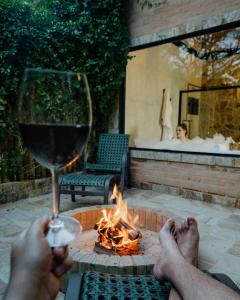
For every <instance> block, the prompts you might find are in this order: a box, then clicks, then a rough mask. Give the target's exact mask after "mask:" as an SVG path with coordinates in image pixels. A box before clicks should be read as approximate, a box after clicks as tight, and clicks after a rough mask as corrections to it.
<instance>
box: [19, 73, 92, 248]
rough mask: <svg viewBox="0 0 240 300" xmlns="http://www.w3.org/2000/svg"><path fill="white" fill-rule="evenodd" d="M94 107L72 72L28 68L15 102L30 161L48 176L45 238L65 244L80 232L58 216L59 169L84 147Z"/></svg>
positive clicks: (84, 79)
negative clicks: (49, 204) (49, 208)
mask: <svg viewBox="0 0 240 300" xmlns="http://www.w3.org/2000/svg"><path fill="white" fill-rule="evenodd" d="M91 125H92V106H91V97H90V92H89V86H88V82H87V77H86V75H85V74H81V73H75V72H71V71H66V72H65V71H63V72H62V71H56V70H49V69H26V70H25V73H24V77H23V83H22V88H21V93H20V101H19V129H20V133H21V136H22V140H23V144H24V145H25V146H26V148H27V149H28V151H29V152H30V154H31V155H32V156H33V158H34V159H35V160H36V161H37V162H38V163H39V164H40V165H42V166H44V167H46V168H48V169H49V170H50V171H51V174H52V194H53V196H52V212H53V213H52V220H51V221H50V224H49V231H48V235H47V239H48V241H49V244H50V245H51V246H53V247H56V246H62V245H66V244H69V243H70V242H71V241H73V240H74V239H75V238H76V236H78V233H79V232H80V231H81V226H80V224H77V223H76V222H78V221H76V220H75V219H73V218H69V219H68V218H67V217H64V221H63V220H61V218H62V217H61V218H60V217H59V215H58V213H59V212H58V210H59V208H58V206H59V186H58V174H59V171H60V170H61V169H62V168H64V167H66V166H68V165H70V164H72V163H73V162H74V161H76V160H77V159H78V158H79V157H80V155H81V153H82V151H83V149H84V147H85V145H86V144H87V141H88V138H89V135H90V130H91Z"/></svg>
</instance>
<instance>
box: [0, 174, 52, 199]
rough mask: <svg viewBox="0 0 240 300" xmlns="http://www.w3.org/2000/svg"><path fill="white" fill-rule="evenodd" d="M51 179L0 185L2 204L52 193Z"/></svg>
mask: <svg viewBox="0 0 240 300" xmlns="http://www.w3.org/2000/svg"><path fill="white" fill-rule="evenodd" d="M50 188H51V180H50V178H41V179H35V180H28V181H14V182H6V183H2V184H0V203H7V202H14V201H17V200H20V199H24V198H29V197H34V196H38V195H42V194H46V193H49V192H50Z"/></svg>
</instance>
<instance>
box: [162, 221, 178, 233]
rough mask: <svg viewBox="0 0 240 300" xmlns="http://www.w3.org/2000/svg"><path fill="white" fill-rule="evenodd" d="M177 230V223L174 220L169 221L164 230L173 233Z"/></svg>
mask: <svg viewBox="0 0 240 300" xmlns="http://www.w3.org/2000/svg"><path fill="white" fill-rule="evenodd" d="M174 228H175V221H174V220H173V219H168V220H167V221H166V222H165V224H164V225H163V228H162V229H163V230H165V231H169V232H173V231H174Z"/></svg>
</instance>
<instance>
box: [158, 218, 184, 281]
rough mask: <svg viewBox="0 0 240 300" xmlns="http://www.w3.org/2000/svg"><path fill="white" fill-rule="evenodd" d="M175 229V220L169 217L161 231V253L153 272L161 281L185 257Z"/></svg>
mask: <svg viewBox="0 0 240 300" xmlns="http://www.w3.org/2000/svg"><path fill="white" fill-rule="evenodd" d="M174 229H175V221H174V220H173V219H168V220H167V221H166V223H165V224H164V225H163V227H162V229H161V230H160V233H159V240H160V244H161V249H160V255H159V258H158V259H157V261H156V263H155V265H154V268H153V274H154V276H155V277H156V279H157V280H159V281H164V280H166V279H167V278H168V276H167V274H168V272H169V270H170V269H171V268H174V266H175V264H177V263H178V262H180V261H182V260H183V259H184V258H183V256H182V255H181V253H180V251H179V248H178V245H177V243H176V241H175V239H174V236H173V232H174Z"/></svg>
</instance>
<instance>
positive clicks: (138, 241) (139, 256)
mask: <svg viewBox="0 0 240 300" xmlns="http://www.w3.org/2000/svg"><path fill="white" fill-rule="evenodd" d="M119 209H120V210H121V209H123V210H126V207H125V206H124V207H122V208H119V203H118V204H117V205H116V206H113V205H108V206H91V207H84V208H79V209H76V210H73V211H69V212H68V213H67V215H71V216H73V217H75V218H76V219H78V220H79V221H80V222H81V224H82V226H83V232H82V234H81V238H80V239H79V241H77V242H75V243H73V244H72V245H70V254H71V255H72V257H73V260H74V261H75V262H76V268H77V270H76V271H77V272H79V273H83V272H85V271H98V272H102V273H110V274H119V275H122V274H126V275H131V274H134V275H140V274H146V275H147V274H151V273H152V269H153V265H154V263H155V261H156V259H157V257H158V255H159V251H160V243H159V239H158V233H159V230H160V228H161V227H162V226H163V224H164V222H165V221H166V217H165V216H164V215H162V213H161V212H160V211H152V210H149V209H143V208H139V209H136V208H132V207H130V208H128V214H127V217H126V216H124V215H123V214H122V212H121V214H120V215H121V217H119V216H117V217H116V212H118V211H119ZM112 217H114V218H113V219H114V222H113V221H112V220H113V219H112ZM138 219H139V221H138V225H139V227H136V226H135V225H134V224H136V222H137V220H138ZM129 221H130V224H129ZM106 224H107V226H106ZM119 224H120V225H119ZM126 224H127V225H126ZM109 225H110V226H109ZM116 225H117V226H116ZM94 227H95V228H96V229H97V230H95V229H94ZM115 227H117V231H116V230H115ZM119 228H120V229H123V232H124V233H122V231H120V230H119ZM126 228H127V229H126ZM103 229H104V230H103ZM115 231H116V232H115ZM106 232H107V235H106ZM98 233H99V235H98ZM102 233H104V234H103V235H102ZM113 233H116V235H113ZM111 236H113V239H112V240H111V243H110V244H109V237H111ZM126 237H127V238H126ZM119 241H120V242H119ZM96 245H97V246H96ZM112 245H113V246H114V247H115V246H116V247H115V248H114V247H112ZM105 246H107V247H105ZM129 254H130V255H129Z"/></svg>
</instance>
